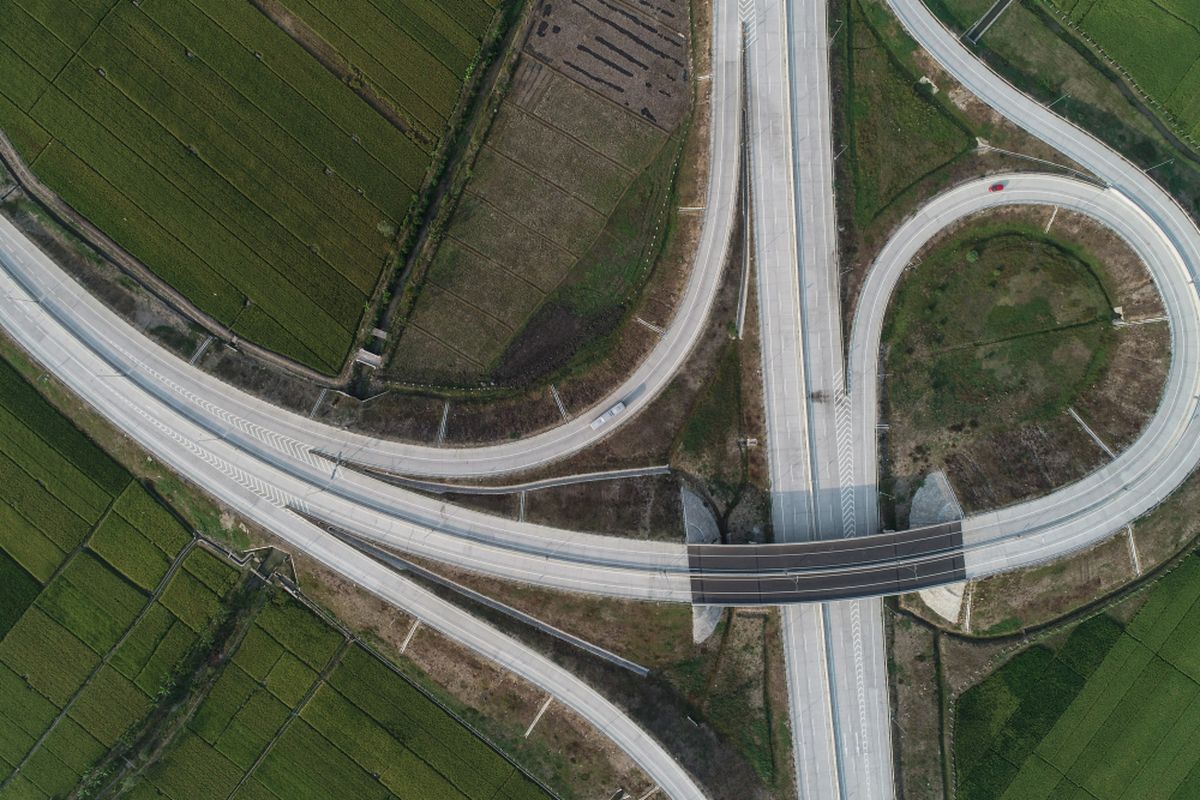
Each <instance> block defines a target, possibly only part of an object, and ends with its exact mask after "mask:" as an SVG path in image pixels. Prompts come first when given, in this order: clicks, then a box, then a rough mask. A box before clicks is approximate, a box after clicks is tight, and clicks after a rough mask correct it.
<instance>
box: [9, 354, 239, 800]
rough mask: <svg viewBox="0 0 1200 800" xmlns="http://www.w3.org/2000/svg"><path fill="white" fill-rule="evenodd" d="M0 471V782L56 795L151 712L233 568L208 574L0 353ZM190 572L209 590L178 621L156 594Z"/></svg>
mask: <svg viewBox="0 0 1200 800" xmlns="http://www.w3.org/2000/svg"><path fill="white" fill-rule="evenodd" d="M0 468H2V469H4V470H5V476H4V477H5V480H4V482H3V484H2V485H0V507H2V508H3V511H2V512H0V513H2V514H3V517H4V520H5V522H6V523H7V524H4V525H2V526H0V576H2V580H3V584H2V586H3V588H2V589H0V637H2V638H0V731H2V732H3V733H0V787H3V788H0V792H6V793H11V794H12V796H21V797H33V798H43V797H51V796H63V795H66V794H67V793H69V792H70V791H71V790H72V789H73V788H74V787H75V786H76V785H77V784H78V783H79V782H80V780H81V779H82V778H83V777H84V776H85V775H86V774H87V773H88V772H89V770H90V769H91V768H92V767H93V766H94V765H95V764H96V763H97V762H98V761H99V760H101V759H102V758H103V757H104V756H105V755H107V754H108V753H109V752H110V750H111V749H112V748H113V747H115V746H117V745H118V743H119V742H120V741H121V739H122V737H123V736H125V735H126V733H127V732H128V731H130V730H132V729H135V728H136V727H137V726H138V724H139V723H140V722H141V720H142V719H143V718H144V717H146V715H147V714H148V713H149V712H150V710H151V709H152V707H153V706H154V703H155V702H156V699H157V697H158V696H159V694H160V692H162V691H163V689H164V688H165V687H167V686H169V685H170V683H171V682H172V680H173V679H174V676H175V673H176V671H177V669H178V667H179V665H180V664H181V663H182V662H183V661H184V660H185V659H186V658H187V657H188V656H189V655H190V654H192V653H193V652H195V651H196V648H197V647H198V644H199V642H200V638H201V634H200V633H199V632H200V631H204V630H207V629H208V628H209V627H210V626H211V625H212V624H213V623H214V622H215V621H216V620H217V619H218V618H219V616H220V615H221V603H220V598H219V597H218V594H217V592H218V591H220V592H221V593H224V592H225V591H228V589H229V588H231V587H232V583H231V582H230V580H229V577H230V576H232V575H236V571H235V570H233V569H232V568H230V567H226V566H223V565H220V564H219V562H218V564H217V566H219V567H220V568H221V569H223V570H225V572H226V576H225V578H226V580H225V581H224V582H219V581H215V579H214V577H213V574H214V572H215V569H214V566H213V564H212V563H211V561H210V559H212V556H210V555H209V554H208V553H206V552H203V551H200V550H196V549H194V547H193V540H192V537H191V535H190V534H189V533H188V532H187V531H186V530H184V528H183V527H182V526H181V525H180V524H179V523H178V522H177V521H176V519H175V518H174V517H173V516H172V515H171V514H170V512H168V511H167V509H165V508H164V507H163V506H161V505H159V504H158V502H157V501H156V500H155V499H154V498H153V497H152V496H151V495H150V494H149V493H148V492H147V491H146V490H145V489H144V488H143V487H142V486H141V485H140V484H139V483H137V482H136V481H134V480H133V479H132V477H131V476H130V475H129V474H128V473H127V472H125V471H124V470H123V469H122V468H121V467H120V466H118V465H117V464H116V463H115V462H113V461H112V460H111V459H109V458H108V456H106V455H105V454H104V453H103V452H102V451H101V450H99V449H98V448H97V447H96V446H95V445H94V444H93V443H91V442H90V441H89V440H88V439H87V438H86V437H84V436H83V434H81V433H80V432H79V431H78V430H77V429H75V428H73V427H71V426H70V424H69V423H68V422H67V421H66V420H65V419H64V418H63V417H61V416H60V415H59V414H58V413H57V411H56V410H55V409H53V408H52V407H51V406H49V405H48V404H47V403H46V402H45V401H44V400H43V399H42V398H41V397H40V396H39V395H37V393H36V392H35V391H34V390H33V389H32V388H31V387H30V386H29V385H28V384H26V383H24V381H23V380H22V379H21V378H20V376H19V375H17V373H15V372H14V371H13V370H12V368H11V367H9V366H8V365H7V364H4V363H3V362H0ZM193 573H199V574H203V575H205V576H207V577H208V580H210V581H214V583H215V585H216V591H214V590H212V589H208V588H206V587H202V588H203V589H204V592H205V593H206V594H207V595H208V598H207V599H201V600H200V601H198V604H199V605H200V606H202V607H203V608H204V609H205V610H206V611H207V614H208V616H207V617H204V618H203V619H202V620H200V624H198V625H196V626H195V627H189V626H188V625H186V624H184V622H182V621H181V620H180V619H179V618H178V616H177V615H176V614H175V613H173V612H172V610H171V609H170V608H169V607H168V606H167V605H165V604H164V602H162V600H163V599H165V598H166V597H167V596H168V592H169V590H170V589H171V587H172V586H173V585H174V584H175V582H176V581H178V580H179V579H180V577H181V576H185V577H190V576H191V575H192V574H193ZM195 619H199V617H196V618H195ZM6 796H7V794H6Z"/></svg>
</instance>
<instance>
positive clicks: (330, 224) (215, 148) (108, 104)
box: [55, 32, 386, 293]
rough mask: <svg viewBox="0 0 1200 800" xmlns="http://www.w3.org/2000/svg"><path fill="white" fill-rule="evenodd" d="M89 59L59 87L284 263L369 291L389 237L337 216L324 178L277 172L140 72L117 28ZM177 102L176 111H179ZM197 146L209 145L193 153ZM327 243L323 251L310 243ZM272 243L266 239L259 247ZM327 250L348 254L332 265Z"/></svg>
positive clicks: (191, 103)
mask: <svg viewBox="0 0 1200 800" xmlns="http://www.w3.org/2000/svg"><path fill="white" fill-rule="evenodd" d="M83 55H84V57H85V58H86V59H87V61H86V62H84V61H81V60H75V61H72V62H71V64H70V65H68V67H67V68H66V69H64V71H63V73H62V74H61V75H60V76H59V79H58V80H57V81H56V84H55V85H56V86H58V88H59V89H61V90H63V91H65V92H66V93H67V94H68V95H69V96H70V97H71V99H72V100H74V101H75V102H76V103H77V104H78V105H80V106H81V107H82V108H83V109H85V110H87V111H88V112H89V113H90V114H91V115H92V116H93V119H95V120H96V121H97V123H98V124H101V125H103V126H104V127H105V128H107V129H108V130H109V131H110V132H112V133H113V134H114V135H116V136H118V137H119V138H120V139H121V140H122V141H125V142H127V143H128V144H129V145H130V146H131V147H132V149H134V150H135V151H136V152H137V153H138V154H139V155H141V156H142V157H144V158H147V159H149V160H152V161H154V162H156V163H157V164H158V165H159V166H160V169H162V170H163V171H164V172H170V173H172V174H173V176H174V181H182V182H185V184H190V186H191V188H192V189H196V188H204V189H205V190H206V192H207V193H209V194H211V195H212V197H211V199H210V200H209V201H208V202H207V203H206V205H207V207H208V208H209V211H210V213H215V214H219V215H221V216H223V217H228V218H230V220H231V222H236V224H237V227H238V229H239V230H240V234H239V235H240V237H241V238H243V239H245V240H247V241H249V242H253V237H261V238H262V239H265V240H267V242H268V243H272V244H274V245H275V246H277V247H278V248H279V253H278V254H277V255H275V257H274V259H275V260H276V261H287V262H288V263H294V264H295V266H296V268H298V269H303V270H305V271H310V272H314V273H315V274H328V275H329V277H330V279H331V280H333V281H335V282H336V281H337V280H338V279H339V277H340V278H343V279H345V280H346V281H348V282H350V283H351V284H353V285H354V286H355V287H356V288H357V289H358V290H359V292H360V293H365V292H368V291H370V289H371V288H372V286H373V284H374V279H375V273H376V272H377V271H378V269H377V264H378V262H381V261H382V259H383V253H384V251H385V249H386V242H385V240H384V239H383V237H382V236H380V235H379V234H378V233H377V232H375V231H370V233H371V234H372V239H374V240H375V241H376V242H378V246H377V247H376V252H375V253H372V252H371V251H370V250H369V249H368V248H367V247H366V244H365V243H366V241H367V239H366V236H365V234H366V233H367V231H365V230H364V229H363V227H365V226H363V227H360V228H359V229H358V230H357V231H354V232H350V231H347V230H346V229H345V228H343V227H342V225H341V224H340V222H339V221H338V220H337V219H334V218H331V217H330V216H329V215H328V214H327V213H326V211H325V209H324V207H322V206H321V204H320V203H319V198H318V197H317V196H316V194H317V186H316V184H317V183H318V174H316V173H314V174H313V175H311V176H310V184H311V185H310V186H308V187H306V188H307V189H308V192H307V193H305V192H300V191H297V190H296V189H295V187H294V186H293V185H292V184H291V182H290V181H289V180H288V176H287V174H286V173H282V174H281V173H278V172H276V169H277V168H276V166H275V165H274V164H271V163H270V160H269V159H267V158H262V157H260V156H259V155H258V154H257V153H254V152H253V151H251V150H249V149H248V148H247V147H246V145H245V144H244V143H242V142H240V141H238V140H237V139H235V138H233V137H232V136H230V134H229V133H228V132H227V131H226V130H225V129H224V127H223V125H222V122H221V121H220V120H217V119H214V118H212V117H210V116H209V115H207V114H205V113H204V109H203V108H202V107H200V106H198V105H197V104H196V102H195V99H194V98H188V100H187V102H180V101H181V100H182V98H180V97H179V95H177V94H175V93H174V91H173V90H171V89H170V87H164V86H162V85H161V83H160V79H159V78H158V76H157V75H156V74H154V73H152V72H148V71H143V70H141V69H140V67H142V66H143V65H142V63H141V62H140V60H138V57H137V55H136V54H135V53H134V52H133V51H131V50H129V49H127V48H126V46H125V45H124V44H123V43H122V42H121V41H120V40H117V39H115V38H113V37H112V36H110V35H109V34H107V33H101V32H98V33H97V35H96V37H95V38H93V39H92V41H91V42H89V46H88V52H86V53H85V54H83ZM99 65H103V67H100V66H99ZM99 68H102V69H104V71H105V76H104V77H103V78H101V77H100V76H99V75H98V74H97V73H96V69H99ZM156 84H157V85H156ZM173 101H174V102H176V103H178V107H177V108H176V109H172V108H171V105H172V102H173ZM193 142H197V143H200V147H201V148H202V149H197V148H195V147H193V150H192V151H189V150H188V147H189V145H190V144H191V143H193ZM319 177H320V178H321V179H323V180H322V181H321V182H323V183H328V180H327V179H324V176H323V175H321V176H319ZM177 185H178V184H177ZM183 188H185V189H186V188H188V187H187V186H186V185H185V186H184V187H183ZM318 242H319V243H321V246H322V249H321V250H319V251H317V252H313V251H312V250H310V249H309V248H310V246H311V247H315V246H316V244H315V243H318ZM263 246H265V245H264V243H263V242H259V243H257V244H256V249H259V250H261V249H262V248H263ZM326 252H328V253H332V254H335V255H337V256H342V255H344V258H335V259H334V261H330V259H329V258H328V257H327V256H326ZM343 271H344V272H343Z"/></svg>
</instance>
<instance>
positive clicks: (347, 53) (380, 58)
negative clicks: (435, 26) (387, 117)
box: [290, 0, 465, 138]
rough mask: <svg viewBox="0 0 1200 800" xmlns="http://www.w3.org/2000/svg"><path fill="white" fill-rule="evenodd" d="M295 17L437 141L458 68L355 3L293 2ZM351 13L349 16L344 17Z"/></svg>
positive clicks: (458, 75)
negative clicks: (359, 70)
mask: <svg viewBox="0 0 1200 800" xmlns="http://www.w3.org/2000/svg"><path fill="white" fill-rule="evenodd" d="M290 5H291V6H292V8H293V9H294V10H295V11H296V12H297V13H298V14H299V16H300V17H301V18H302V19H303V20H304V21H305V22H306V23H307V24H308V25H309V26H310V27H312V28H313V29H314V30H315V31H316V32H317V33H318V34H319V35H320V36H321V37H322V38H323V39H325V41H327V42H328V43H329V44H330V45H332V46H333V47H334V48H335V49H337V50H338V51H339V52H340V53H341V54H342V55H343V56H344V57H345V58H346V59H347V60H348V61H350V63H352V64H354V65H355V66H356V67H358V68H359V69H361V70H362V71H363V74H364V75H365V77H366V78H367V80H369V81H370V82H371V84H372V85H373V86H375V88H377V89H378V90H380V91H381V92H382V93H383V94H384V95H385V96H386V97H387V98H388V99H389V100H390V101H391V103H392V105H393V106H394V107H395V108H396V109H397V110H398V111H399V112H400V113H401V114H402V115H403V116H404V117H406V118H407V119H409V120H412V121H415V122H417V123H418V124H419V125H420V126H421V127H422V128H423V129H424V131H425V133H426V135H427V136H429V137H431V138H436V137H437V136H439V135H440V134H441V132H442V128H443V127H444V126H445V123H446V119H447V117H449V115H450V112H451V110H452V109H453V108H454V102H455V100H456V98H457V97H458V92H459V89H460V88H461V86H462V76H463V74H464V72H465V65H463V67H462V69H458V70H455V69H452V68H450V67H448V66H446V65H444V64H442V63H440V62H439V61H438V60H437V59H436V58H434V57H433V56H432V55H430V54H429V53H428V52H427V51H425V50H424V49H423V48H422V47H421V46H420V45H418V44H417V43H415V42H413V41H412V40H411V39H410V38H409V37H408V36H407V35H406V34H405V33H404V32H403V31H402V30H399V29H397V28H396V27H395V26H394V25H393V24H392V23H391V21H390V20H388V19H387V18H386V17H384V16H382V15H380V14H379V13H378V12H376V11H375V9H374V8H372V7H371V6H370V4H368V3H365V2H363V1H362V0H359V1H358V2H356V3H352V4H349V5H350V6H351V8H349V9H347V8H344V6H345V5H347V4H343V3H338V4H335V5H336V8H332V9H331V8H329V7H327V4H326V3H324V2H323V0H291V2H290ZM348 12H349V13H348Z"/></svg>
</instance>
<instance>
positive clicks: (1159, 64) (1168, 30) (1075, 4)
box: [1046, 0, 1200, 138]
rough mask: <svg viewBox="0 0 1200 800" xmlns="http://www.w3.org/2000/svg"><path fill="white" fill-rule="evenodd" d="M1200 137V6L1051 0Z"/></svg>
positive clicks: (1154, 0) (1175, 1) (1144, 0)
mask: <svg viewBox="0 0 1200 800" xmlns="http://www.w3.org/2000/svg"><path fill="white" fill-rule="evenodd" d="M1046 2H1048V3H1049V4H1050V5H1051V6H1053V7H1055V8H1056V9H1058V10H1059V11H1061V12H1062V13H1063V14H1065V15H1066V16H1067V18H1068V19H1069V20H1070V21H1071V22H1072V23H1073V24H1074V25H1076V26H1077V27H1078V28H1079V29H1080V30H1082V31H1083V32H1084V33H1086V34H1087V35H1088V36H1089V37H1091V39H1092V40H1093V41H1095V42H1096V43H1097V44H1098V45H1099V46H1100V47H1101V48H1103V49H1104V51H1105V52H1106V53H1107V54H1108V55H1109V56H1110V57H1111V58H1113V59H1115V60H1116V61H1117V63H1118V64H1120V65H1121V66H1122V67H1123V68H1124V69H1125V70H1126V71H1127V72H1128V73H1129V75H1130V76H1131V77H1132V78H1133V80H1134V81H1135V82H1137V84H1138V85H1139V86H1140V87H1141V88H1142V90H1143V91H1145V92H1146V94H1148V95H1149V96H1150V97H1151V98H1152V99H1153V100H1154V101H1156V102H1157V103H1158V104H1159V105H1160V106H1162V107H1163V108H1164V109H1165V110H1166V112H1167V114H1168V115H1169V116H1170V117H1172V118H1173V119H1174V120H1175V122H1176V123H1177V124H1178V125H1179V127H1180V128H1181V129H1182V130H1184V131H1186V132H1187V133H1190V134H1191V135H1192V137H1194V138H1200V6H1197V5H1196V4H1195V3H1192V2H1189V0H1046Z"/></svg>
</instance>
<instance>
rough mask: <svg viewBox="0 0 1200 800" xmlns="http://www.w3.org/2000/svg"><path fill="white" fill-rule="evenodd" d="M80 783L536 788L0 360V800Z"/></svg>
mask: <svg viewBox="0 0 1200 800" xmlns="http://www.w3.org/2000/svg"><path fill="white" fill-rule="evenodd" d="M122 765H124V766H122ZM80 787H91V788H90V790H89V791H90V794H88V795H87V796H89V797H101V796H104V797H132V798H150V797H170V798H173V799H174V800H202V799H204V798H214V799H215V798H220V799H221V800H226V798H231V797H238V798H267V799H268V800H270V798H279V799H280V800H284V799H285V798H286V799H287V800H290V799H291V798H299V797H303V798H340V797H356V798H360V797H361V798H380V799H381V800H384V799H385V798H401V799H402V800H408V798H412V799H413V800H424V799H425V798H432V797H437V798H452V799H459V800H484V799H485V798H486V799H487V800H532V799H533V798H543V797H546V794H545V792H544V790H543V789H541V788H540V787H539V786H538V784H537V783H535V782H534V781H532V780H531V779H530V778H529V777H527V775H526V774H525V773H524V772H522V771H521V770H520V769H518V768H517V767H516V766H515V765H514V764H513V763H512V762H510V761H508V760H507V759H506V758H505V757H504V756H502V755H501V754H500V753H499V752H498V751H496V750H494V749H493V748H492V747H491V746H490V745H488V744H487V743H486V742H485V741H484V740H482V739H481V738H480V737H478V736H477V735H476V734H475V733H474V732H473V731H472V730H471V729H469V728H467V727H466V726H465V725H464V724H462V723H461V722H459V721H458V720H457V719H456V718H455V717H453V716H452V715H451V714H450V713H448V712H447V711H445V710H443V708H442V707H441V706H440V705H439V704H438V703H437V702H436V701H434V700H433V699H431V697H430V696H428V695H426V694H425V693H424V692H423V691H422V690H421V689H419V688H417V686H416V685H415V684H414V683H412V682H410V681H409V680H407V679H406V678H404V677H402V676H401V675H400V674H399V673H398V672H396V671H394V670H393V668H392V667H391V665H390V664H389V663H388V662H386V661H384V660H383V659H382V658H380V657H377V656H376V655H375V654H373V653H372V652H369V651H367V650H365V649H363V648H362V647H361V646H360V645H359V644H357V643H355V642H354V640H351V639H348V638H346V637H345V636H344V635H343V634H342V632H341V631H339V630H338V629H337V628H335V627H333V626H331V625H330V624H328V623H327V622H326V621H325V620H324V619H322V618H321V617H318V616H317V615H315V614H314V613H313V612H312V611H310V610H309V609H308V608H306V607H305V606H303V605H302V604H301V603H299V602H298V601H296V600H293V599H291V598H290V597H288V596H287V595H286V594H284V593H283V591H282V590H280V589H276V588H273V587H269V586H264V585H263V584H261V582H255V581H253V580H251V579H249V578H248V577H247V575H246V573H244V572H243V571H241V570H239V569H237V568H235V567H234V566H232V565H231V564H229V563H228V562H227V561H225V560H224V559H223V558H219V557H218V556H216V555H214V554H213V553H212V552H210V551H209V549H208V548H207V546H206V545H204V544H202V543H201V542H200V541H199V540H197V539H194V538H193V537H192V535H191V534H190V533H189V532H188V531H187V530H186V529H185V528H184V527H182V525H181V524H180V523H179V522H178V521H177V519H176V517H175V516H173V514H172V513H171V512H170V510H168V509H167V508H166V507H165V506H163V505H162V504H160V502H159V501H158V500H156V499H155V498H154V497H153V496H152V495H151V494H150V493H149V492H148V491H147V490H146V489H144V488H143V487H142V485H141V484H140V483H139V482H138V481H136V480H134V479H133V478H132V476H131V475H130V474H129V473H128V472H127V471H125V469H123V468H122V467H121V466H120V465H118V464H117V463H116V462H114V461H112V460H111V459H110V458H109V457H108V456H107V455H106V454H105V453H104V452H103V451H101V450H100V449H99V448H97V447H96V445H94V444H93V443H92V442H91V441H90V440H89V439H87V438H86V437H85V436H84V435H83V434H82V433H80V432H79V431H78V430H77V429H76V428H74V427H72V425H71V424H70V423H69V422H68V421H67V420H66V419H65V418H63V417H62V416H60V415H59V414H58V412H57V411H56V410H55V409H54V408H53V407H51V406H50V405H48V404H47V403H46V402H45V401H44V400H43V399H42V398H41V396H40V395H39V394H38V393H37V392H36V391H35V390H34V389H33V388H32V387H30V386H29V384H27V383H25V382H24V380H23V379H22V378H21V377H20V376H19V375H18V374H17V373H15V372H14V371H13V370H12V369H11V368H10V367H9V366H8V365H7V364H5V363H4V362H3V361H0V798H5V800H9V799H10V798H20V799H21V800H25V799H26V798H28V799H31V800H47V799H48V798H52V797H66V796H68V795H69V794H70V793H72V792H73V791H77V790H78V789H79V788H80Z"/></svg>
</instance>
